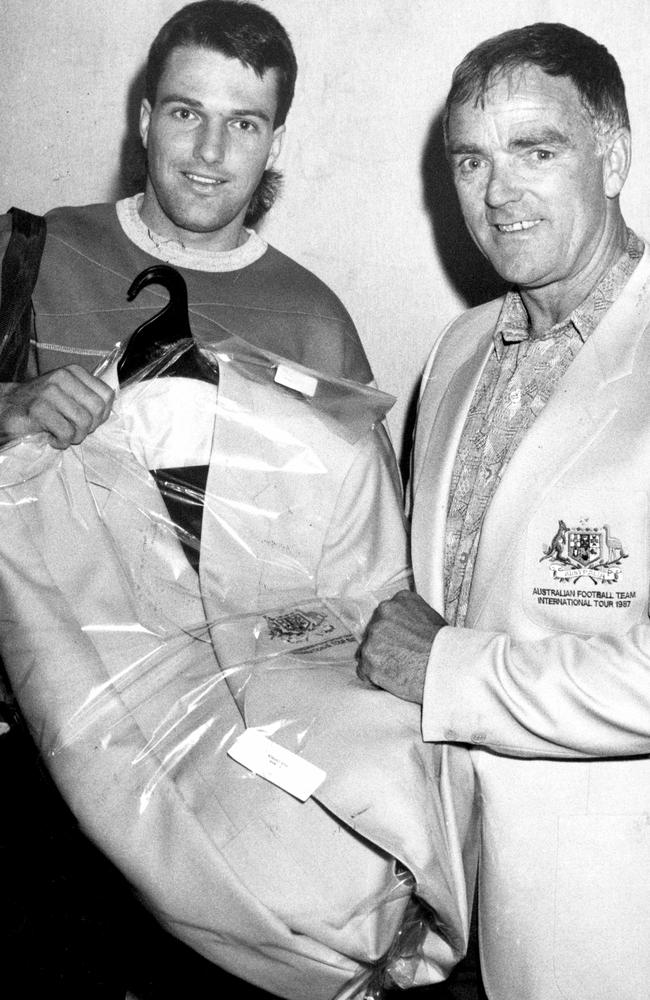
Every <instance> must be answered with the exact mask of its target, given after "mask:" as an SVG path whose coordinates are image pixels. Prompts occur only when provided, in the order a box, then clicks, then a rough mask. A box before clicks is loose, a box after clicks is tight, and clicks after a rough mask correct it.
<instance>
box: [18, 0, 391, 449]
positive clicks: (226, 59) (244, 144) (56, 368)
mask: <svg viewBox="0 0 650 1000" xmlns="http://www.w3.org/2000/svg"><path fill="white" fill-rule="evenodd" d="M296 71H297V67H296V60H295V55H294V52H293V48H292V46H291V42H290V40H289V37H288V35H287V33H286V32H285V30H284V28H283V27H282V26H281V25H280V24H279V22H278V21H277V20H276V18H275V17H274V16H273V15H272V14H270V13H269V12H268V11H266V10H264V9H262V8H261V7H258V6H257V5H256V4H251V3H238V2H234V0H203V2H199V3H193V4H189V5H188V6H186V7H184V8H182V9H181V10H180V11H178V13H176V14H175V15H174V16H173V17H172V18H171V19H170V20H169V21H168V22H167V23H166V24H165V25H164V26H163V27H162V29H161V30H160V32H159V34H158V36H157V37H156V39H155V40H154V42H153V44H152V46H151V50H150V53H149V59H148V64H147V77H146V95H145V97H144V99H143V101H142V107H141V115H140V132H141V136H142V142H143V145H144V148H145V150H146V154H147V178H146V185H145V190H144V193H143V194H140V195H135V196H134V197H132V198H127V199H125V200H123V201H121V202H118V203H117V205H91V206H86V207H83V208H59V209H55V210H53V211H52V212H50V213H48V215H47V231H48V236H47V241H46V245H45V252H44V256H43V260H42V262H41V267H40V272H39V279H38V283H37V285H36V289H35V292H34V296H33V305H34V313H35V330H34V343H33V347H34V352H33V357H32V367H31V372H32V374H33V375H35V376H36V377H35V378H34V379H33V380H31V381H29V382H27V383H24V384H21V385H19V386H6V387H5V388H4V392H3V393H2V395H1V396H0V440H8V439H10V438H12V437H15V436H18V435H20V434H24V433H26V432H34V431H38V430H46V431H48V432H49V433H50V435H51V439H52V443H53V444H54V446H55V447H60V448H63V447H66V446H68V445H69V444H72V443H75V444H76V443H79V442H80V441H81V440H82V439H83V437H84V436H85V435H86V434H88V433H90V432H91V431H92V430H94V428H95V427H97V425H98V424H99V423H100V422H102V421H103V420H105V419H106V417H107V415H108V413H109V412H110V407H111V403H112V394H111V392H110V390H109V389H108V388H107V387H106V386H105V385H104V384H103V383H102V382H101V381H99V380H98V379H96V378H94V377H93V375H92V371H93V368H94V367H95V365H96V364H97V362H98V361H99V359H100V358H101V357H103V356H104V355H105V354H106V353H107V351H110V350H111V348H112V347H113V346H114V345H115V343H116V342H117V341H123V340H125V339H126V338H128V336H129V334H130V333H132V332H133V330H134V329H135V328H136V327H137V326H138V325H139V324H140V323H141V322H142V321H143V320H144V319H146V318H147V316H148V315H151V314H153V313H154V312H155V311H157V309H158V308H159V307H160V298H159V296H156V295H155V294H154V293H145V294H144V295H142V296H139V297H138V301H137V305H136V304H133V305H129V303H128V302H127V299H126V292H127V289H128V287H129V285H130V283H131V282H132V280H133V279H134V278H135V276H136V275H137V274H138V273H139V272H140V271H142V270H144V269H145V268H146V267H149V266H151V265H152V264H155V263H159V262H161V261H163V262H165V263H168V264H171V265H173V266H174V267H176V268H178V270H179V271H180V272H181V273H182V275H183V277H184V278H185V281H186V283H187V286H188V294H189V303H190V313H191V324H192V330H193V333H194V335H195V336H196V337H197V338H198V339H201V338H205V337H215V336H217V337H221V336H226V335H227V334H228V333H232V334H236V335H237V336H239V337H241V338H243V339H244V340H246V341H249V342H251V343H253V344H256V345H258V346H260V347H263V348H266V349H268V350H270V351H273V352H274V353H277V354H279V355H282V356H283V357H287V358H289V359H292V360H295V361H298V362H300V363H302V364H305V365H307V366H308V367H313V368H316V369H319V370H321V371H324V372H326V373H328V374H332V375H340V376H344V377H347V378H352V379H356V380H359V381H363V382H367V381H369V380H370V379H371V378H372V374H371V372H370V368H369V366H368V362H367V359H366V356H365V354H364V351H363V348H362V346H361V343H360V341H359V337H358V335H357V332H356V330H355V328H354V325H353V324H352V321H351V319H350V317H349V315H348V313H347V312H346V310H345V309H344V307H343V306H342V304H341V303H340V302H339V300H338V299H337V298H336V296H335V295H334V294H333V293H332V292H331V291H330V290H329V289H328V288H327V287H326V286H325V285H324V284H323V283H322V282H321V281H319V279H318V278H316V277H315V276H314V275H313V274H311V273H310V272H309V271H307V270H305V269H304V268H303V267H301V266H300V265H299V264H297V263H296V262H294V261H292V260H290V259H289V258H288V257H286V256H285V255H284V254H281V253H280V252H279V251H277V250H275V249H274V248H273V247H270V246H269V245H268V244H267V243H266V242H265V241H264V240H263V239H262V237H260V236H259V235H257V233H255V231H254V230H252V229H251V228H250V226H251V225H252V223H253V222H254V221H255V220H257V219H259V217H260V216H261V215H262V214H263V213H264V211H266V210H267V209H268V208H269V207H270V206H271V204H272V202H273V197H274V193H275V190H276V189H277V183H278V175H277V173H276V172H275V171H274V170H273V166H274V164H275V161H276V159H277V157H278V154H279V152H280V148H281V145H282V137H283V134H284V129H285V119H286V116H287V113H288V111H289V107H290V105H291V101H292V98H293V92H294V85H295V79H296ZM9 231H10V220H9V217H8V216H5V217H4V218H2V219H0V249H4V247H5V246H6V242H7V239H8V236H9Z"/></svg>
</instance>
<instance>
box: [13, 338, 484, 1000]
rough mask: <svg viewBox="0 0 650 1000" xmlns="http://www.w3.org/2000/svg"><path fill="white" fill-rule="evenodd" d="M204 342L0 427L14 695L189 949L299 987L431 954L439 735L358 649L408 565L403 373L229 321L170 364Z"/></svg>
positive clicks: (456, 929)
mask: <svg viewBox="0 0 650 1000" xmlns="http://www.w3.org/2000/svg"><path fill="white" fill-rule="evenodd" d="M194 350H196V348H195V347H194V346H193V345H192V344H189V343H187V342H184V343H182V344H180V345H177V346H176V347H175V348H174V349H173V350H171V351H170V352H168V353H167V354H165V355H164V356H163V357H162V358H160V359H158V361H156V363H155V364H154V365H153V366H152V367H150V368H149V369H146V370H144V371H142V372H141V373H140V374H139V376H138V377H137V378H134V379H131V380H130V381H129V382H127V383H125V385H123V386H122V387H121V388H118V391H117V396H116V402H115V406H114V409H113V413H112V415H111V417H110V418H109V420H108V421H107V422H106V423H105V424H103V425H102V426H101V427H99V428H98V430H97V431H95V433H93V434H92V435H90V436H89V437H88V438H87V439H86V440H85V441H84V442H83V444H81V445H79V446H75V447H71V448H69V449H67V450H65V451H56V450H54V449H52V448H51V447H50V446H49V445H48V444H47V441H46V439H45V436H44V435H42V436H35V437H30V438H24V439H22V440H20V441H17V442H15V443H14V444H12V445H11V446H8V447H6V448H4V449H3V450H2V451H0V519H1V526H2V531H1V533H0V545H1V547H2V554H1V559H0V585H1V587H2V623H1V628H0V652H1V654H2V657H3V658H4V661H5V664H6V668H7V672H8V674H9V677H10V681H11V684H12V687H13V690H14V693H15V696H16V698H17V700H18V702H19V705H20V707H21V710H22V712H23V714H24V716H25V718H26V719H27V722H28V724H29V726H30V728H31V731H32V733H33V734H34V737H35V739H36V742H37V743H38V746H39V748H40V750H41V753H42V755H43V758H44V760H45V761H46V763H47V766H48V768H49V770H50V772H51V774H52V776H53V778H54V780H55V781H56V783H57V785H58V787H59V789H60V791H61V793H62V795H63V796H64V798H65V799H66V801H67V803H68V805H69V806H70V807H71V809H72V811H73V812H74V814H75V816H76V817H77V820H78V822H79V823H80V825H81V827H82V829H83V830H84V831H85V833H86V834H87V835H88V836H89V837H90V838H91V839H92V840H93V841H94V842H95V843H96V844H97V845H98V846H99V847H100V848H101V850H102V851H103V852H104V853H105V854H106V855H107V856H108V857H110V858H111V859H112V861H113V862H114V863H115V864H116V865H117V866H118V867H119V868H120V870H121V871H122V872H123V873H124V874H125V875H126V876H127V878H128V879H129V880H130V882H131V883H132V885H133V886H134V888H135V889H136V890H137V892H138V893H139V895H140V896H141V898H142V899H143V900H144V902H145V903H146V905H147V906H148V907H149V909H150V910H151V911H152V913H154V915H155V916H156V917H157V918H158V920H159V921H160V922H161V923H162V924H163V926H165V927H166V928H167V929H168V930H170V931H171V932H172V933H173V934H175V935H176V936H177V937H178V938H180V939H181V940H183V941H185V942H186V943H187V944H189V945H191V946H192V947H193V948H195V949H196V950H197V951H198V952H200V953H201V954H203V955H204V956H206V957H207V958H209V959H210V960H212V961H214V962H215V963H216V964H218V965H220V966H222V967H224V968H226V969H228V970H229V971H231V972H233V973H234V974H236V975H238V976H240V977H242V978H245V979H247V980H249V981H250V982H252V983H255V984H258V985H260V986H262V987H263V988H264V989H266V990H268V991H270V992H272V993H276V994H278V995H279V996H281V997H286V998H287V1000H304V998H305V997H307V996H309V997H310V998H313V1000H332V998H335V997H336V998H339V1000H342V998H344V997H350V998H353V997H365V998H368V1000H370V998H373V1000H374V998H379V997H381V995H382V991H383V989H384V987H385V985H386V983H395V984H397V985H399V986H410V985H413V984H419V983H423V982H432V981H437V980H439V979H442V978H444V977H445V976H446V975H447V974H448V972H449V970H450V968H451V966H452V965H453V964H454V962H455V961H456V960H457V959H458V957H459V956H460V954H461V953H462V951H463V948H464V946H465V940H466V926H465V918H464V904H465V895H464V894H465V886H464V882H463V878H462V868H461V867H460V863H459V856H460V850H461V849H462V834H460V833H459V832H458V831H455V830H453V829H452V828H451V827H450V824H449V819H448V816H447V814H446V807H445V801H444V794H441V791H440V789H441V783H440V779H441V757H440V751H439V748H437V747H435V746H431V745H426V744H424V743H422V740H421V736H420V725H419V710H418V709H417V707H416V706H414V705H410V704H408V703H406V702H402V701H400V700H399V699H396V698H393V697H392V696H391V695H388V694H386V693H385V692H382V691H379V690H374V689H370V688H369V687H368V686H366V685H364V684H363V683H362V682H360V681H359V680H358V679H357V677H356V672H355V652H356V648H357V644H358V642H359V640H360V638H361V636H362V635H363V631H364V628H365V624H366V622H367V620H368V618H369V616H370V614H371V612H372V610H373V608H374V607H375V606H376V604H377V602H378V601H379V600H381V599H383V598H385V597H388V596H390V595H391V594H392V593H394V592H395V591H397V590H399V589H402V588H404V587H406V586H409V585H410V575H409V569H408V557H407V543H406V533H405V527H404V521H403V516H402V505H401V497H400V488H399V484H398V482H397V478H396V471H395V466H394V460H393V458H392V455H391V452H390V449H389V447H388V446H387V442H386V437H385V432H384V430H383V428H382V426H381V420H382V417H383V416H384V414H385V412H386V410H387V408H388V406H389V405H390V403H391V398H390V397H387V396H385V395H384V394H383V393H380V392H378V391H376V390H374V389H372V388H370V387H365V386H359V385H356V384H354V383H350V382H346V381H343V380H336V379H331V378H325V377H323V376H321V375H318V374H317V373H315V372H311V371H309V370H307V369H302V368H300V367H299V366H296V365H289V364H287V363H285V362H283V361H282V359H278V358H272V357H270V356H269V355H268V354H265V353H263V352H260V351H257V350H256V349H254V348H251V347H248V346H247V345H245V344H242V343H240V342H237V341H233V340H228V341H227V342H224V343H221V344H211V345H203V347H202V348H201V353H202V358H203V360H204V361H207V364H208V367H209V371H210V372H211V373H212V375H211V376H206V369H205V366H204V371H203V377H202V378H200V379H197V378H194V377H185V376H184V375H182V374H180V375H179V374H170V373H172V372H174V371H176V372H178V371H182V365H180V366H179V360H182V358H183V355H184V352H187V351H194ZM102 377H104V378H105V379H106V380H107V381H109V382H112V384H114V385H115V386H116V385H117V383H116V377H115V358H111V359H108V361H107V363H106V364H105V366H104V368H103V373H102ZM442 787H444V780H443V783H442Z"/></svg>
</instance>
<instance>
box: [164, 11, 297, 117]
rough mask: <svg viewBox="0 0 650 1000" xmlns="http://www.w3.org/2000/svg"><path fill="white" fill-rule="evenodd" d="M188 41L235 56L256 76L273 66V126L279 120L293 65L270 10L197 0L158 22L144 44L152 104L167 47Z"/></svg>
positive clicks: (288, 96) (287, 99)
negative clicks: (275, 89) (275, 88)
mask: <svg viewBox="0 0 650 1000" xmlns="http://www.w3.org/2000/svg"><path fill="white" fill-rule="evenodd" d="M190 45H196V46H199V47H201V48H204V49H212V50H213V51H215V52H221V53H222V55H225V56H228V57H229V58H231V59H239V61H240V62H241V63H243V64H244V65H245V66H250V67H251V69H253V70H254V71H255V72H256V73H257V75H258V76H260V77H261V76H263V75H264V73H266V71H267V70H269V69H274V70H276V71H277V79H278V95H277V97H278V104H277V110H276V115H275V122H274V126H275V127H276V128H277V127H278V126H279V125H284V122H285V120H286V117H287V114H288V112H289V108H290V107H291V102H292V100H293V93H294V89H295V85H296V75H297V72H298V65H297V63H296V56H295V53H294V51H293V46H292V44H291V40H290V38H289V36H288V34H287V32H286V31H285V30H284V28H283V27H282V25H281V24H280V22H279V21H278V19H277V18H276V17H274V16H273V14H271V13H270V12H269V11H268V10H264V9H263V8H262V7H259V6H258V5H257V4H255V3H242V2H239V0H199V2H198V3H190V4H187V6H185V7H182V8H181V9H180V10H179V11H177V12H176V13H175V14H173V15H172V17H170V19H169V20H168V21H167V22H166V23H165V24H163V26H162V28H161V29H160V31H159V32H158V34H157V35H156V37H155V39H154V40H153V43H152V45H151V48H150V49H149V57H148V60H147V71H146V78H145V93H146V96H147V100H148V101H149V103H150V104H151V106H152V107H153V105H154V104H155V101H156V91H157V89H158V83H159V81H160V77H161V76H162V74H163V72H164V70H165V65H166V63H167V59H168V58H169V55H170V53H171V52H172V51H173V50H174V49H178V48H182V47H184V46H185V47H186V46H190Z"/></svg>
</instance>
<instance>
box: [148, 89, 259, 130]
mask: <svg viewBox="0 0 650 1000" xmlns="http://www.w3.org/2000/svg"><path fill="white" fill-rule="evenodd" d="M159 103H160V105H161V107H164V106H165V105H167V104H186V105H187V107H188V108H195V109H196V110H197V111H200V110H202V109H203V108H204V107H205V105H204V104H203V102H202V101H197V100H196V99H195V98H193V97H187V96H186V95H185V94H166V95H165V96H164V97H161V99H160V102H159ZM228 114H229V115H233V116H234V117H236V118H259V119H261V121H264V122H269V124H270V123H271V116H270V114H269V113H268V111H265V110H264V109H263V108H231V109H230V110H229V112H228Z"/></svg>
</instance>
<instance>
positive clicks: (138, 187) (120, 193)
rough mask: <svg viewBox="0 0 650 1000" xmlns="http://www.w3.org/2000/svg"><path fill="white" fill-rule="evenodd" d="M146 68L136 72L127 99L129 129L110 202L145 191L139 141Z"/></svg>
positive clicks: (140, 141) (123, 140)
mask: <svg viewBox="0 0 650 1000" xmlns="http://www.w3.org/2000/svg"><path fill="white" fill-rule="evenodd" d="M144 80H145V66H144V65H143V66H142V68H141V69H140V70H139V71H138V73H136V75H135V76H134V78H133V80H132V81H131V85H130V87H129V90H128V93H127V98H126V109H125V116H124V118H125V122H126V129H125V132H124V136H123V138H122V150H121V154H120V163H119V167H118V170H117V172H116V175H115V178H114V180H113V187H112V190H111V193H110V198H109V200H111V201H119V199H120V198H126V197H127V196H128V195H131V194H137V192H138V191H144V181H145V154H144V149H143V148H142V140H141V139H140V131H139V122H140V104H141V102H142V98H143V97H144V90H145V87H144Z"/></svg>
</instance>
